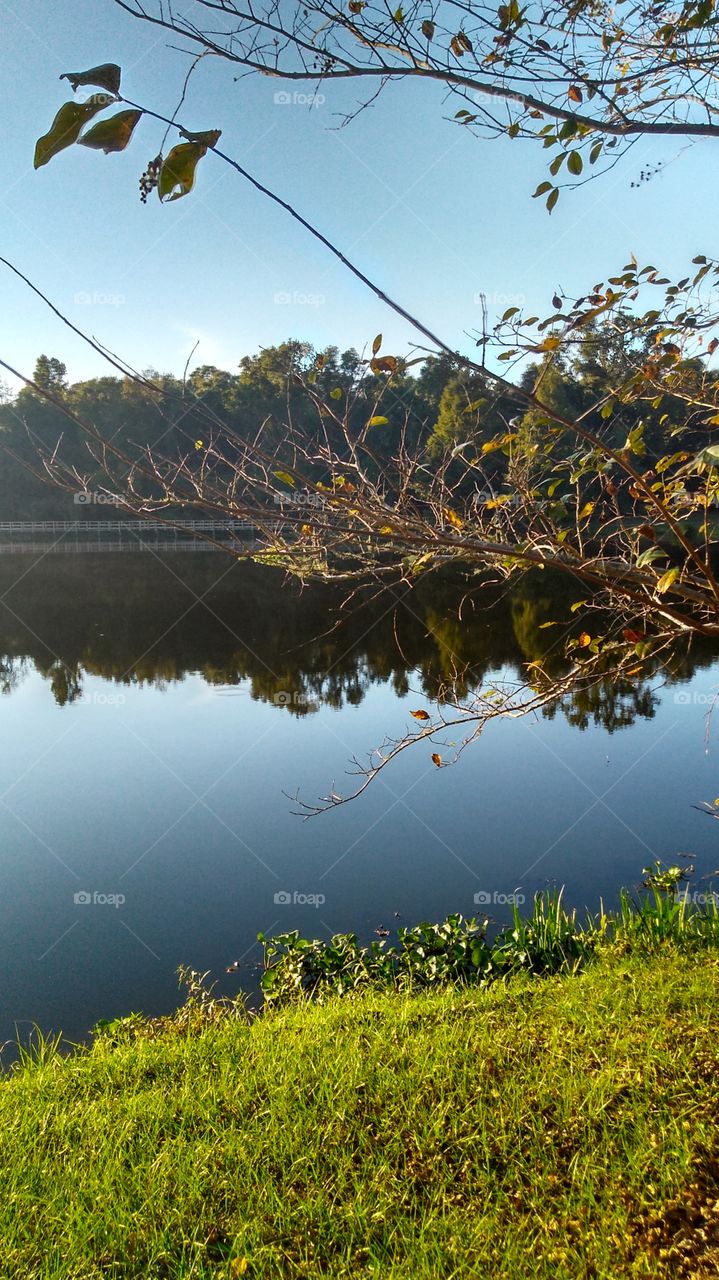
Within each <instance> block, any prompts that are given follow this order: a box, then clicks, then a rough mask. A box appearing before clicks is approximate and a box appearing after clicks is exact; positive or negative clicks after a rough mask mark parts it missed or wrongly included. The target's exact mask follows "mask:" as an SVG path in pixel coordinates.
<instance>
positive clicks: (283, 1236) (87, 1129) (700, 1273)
mask: <svg viewBox="0 0 719 1280" xmlns="http://www.w3.org/2000/svg"><path fill="white" fill-rule="evenodd" d="M718 1008H719V955H718V953H717V951H716V949H714V948H712V947H708V948H704V949H701V950H697V951H696V953H695V954H687V952H686V951H680V950H678V949H677V948H676V947H675V946H674V945H673V944H672V943H670V942H664V943H659V944H658V945H656V946H655V947H653V949H652V951H651V953H650V954H647V953H640V952H639V951H632V952H628V953H623V952H622V950H621V948H620V947H619V946H617V945H614V946H613V947H612V948H611V949H610V952H609V953H607V952H604V953H602V954H598V955H597V956H595V958H594V959H593V961H592V963H591V965H589V966H588V967H587V968H586V969H585V970H584V971H583V972H581V973H579V974H576V975H575V976H566V975H556V976H552V977H547V978H541V979H540V978H538V977H536V976H531V975H529V974H519V976H516V977H514V978H512V980H511V981H508V982H501V981H500V982H496V983H494V984H493V985H491V986H490V987H488V988H487V989H482V988H478V987H464V988H457V987H445V988H443V989H439V990H428V991H424V992H419V993H415V994H411V993H406V994H405V993H397V992H383V991H375V990H370V991H365V992H363V993H361V994H355V995H352V996H349V997H348V998H339V997H336V996H333V997H331V998H329V999H328V1000H327V1002H326V1003H323V1004H314V1003H312V1004H311V1003H308V1002H303V1003H301V1004H299V1005H290V1006H287V1007H279V1008H277V1009H276V1010H270V1011H269V1012H268V1013H267V1014H266V1015H264V1016H262V1017H260V1018H258V1019H256V1020H255V1021H254V1022H253V1023H252V1024H248V1023H247V1022H246V1021H244V1020H243V1019H242V1018H239V1017H237V1016H236V1011H235V1012H234V1013H232V1012H230V1010H229V1008H225V1009H224V1010H222V1009H218V1008H214V1009H213V1008H211V1009H210V1012H209V1013H208V1012H207V1010H206V1013H205V1016H204V1018H203V1019H200V1015H199V1009H198V1008H197V1007H196V1008H195V1012H194V1013H193V1012H192V1008H190V1009H189V1010H188V1009H187V1008H186V1009H185V1012H184V1014H183V1013H181V1014H180V1015H178V1017H177V1019H176V1020H174V1021H169V1022H165V1023H164V1024H161V1025H157V1024H155V1025H147V1024H145V1025H144V1026H143V1025H141V1024H137V1027H136V1031H135V1033H133V1032H132V1031H131V1029H130V1028H131V1027H132V1026H133V1024H132V1023H128V1030H127V1031H126V1032H122V1031H121V1030H120V1031H118V1030H117V1028H115V1029H114V1030H113V1029H112V1028H111V1029H110V1032H109V1033H106V1034H105V1035H103V1036H101V1037H99V1038H98V1039H97V1040H96V1041H95V1043H94V1044H93V1046H92V1047H91V1048H90V1049H88V1050H84V1051H80V1052H78V1053H77V1054H74V1055H73V1056H71V1057H69V1058H65V1059H64V1058H62V1057H61V1056H60V1055H59V1054H57V1053H56V1052H54V1051H53V1049H52V1047H51V1046H50V1047H48V1048H47V1050H46V1051H45V1052H40V1053H38V1054H37V1056H36V1058H35V1059H34V1060H32V1061H26V1062H25V1063H24V1065H23V1066H22V1067H21V1068H20V1069H18V1070H17V1071H16V1072H14V1073H13V1074H12V1075H11V1076H10V1077H8V1078H7V1079H6V1080H5V1081H4V1082H2V1083H1V1084H0V1144H1V1146H2V1157H1V1161H0V1242H1V1244H0V1275H1V1276H3V1277H18V1278H19V1277H22V1278H23V1280H40V1278H41V1277H42V1278H43V1280H44V1278H46V1277H56V1276H57V1277H60V1276H62V1277H67V1278H68V1280H89V1278H90V1277H93V1278H94V1277H118V1278H119V1277H148V1278H154V1277H198V1278H199V1277H202V1278H203V1280H204V1278H206V1277H236V1276H240V1275H247V1276H250V1277H263V1278H265V1277H266V1278H267V1280H272V1277H285V1276H287V1277H321V1276H322V1277H324V1276H332V1277H358V1276H374V1277H382V1280H399V1277H402V1280H405V1278H406V1280H445V1278H446V1280H450V1278H451V1277H460V1276H461V1277H471V1278H472V1280H475V1278H477V1280H484V1278H485V1277H486V1278H487V1280H495V1278H497V1280H500V1278H501V1280H504V1278H508V1280H514V1278H515V1277H516V1280H529V1278H533V1277H542V1278H544V1277H547V1280H549V1278H550V1277H551V1280H565V1278H566V1280H581V1278H583V1277H593V1278H596V1280H618V1277H625V1276H626V1277H638V1278H645V1280H659V1278H662V1277H685V1278H686V1280H688V1278H689V1277H695V1278H696V1280H699V1277H702V1278H704V1277H709V1276H715V1275H717V1274H718V1273H719V1181H718V1179H719V1129H718V1127H717V1120H718V1118H719V1036H717V1009H718ZM213 1013H214V1015H215V1016H214V1017H213V1016H212V1015H213ZM198 1020H199V1021H198Z"/></svg>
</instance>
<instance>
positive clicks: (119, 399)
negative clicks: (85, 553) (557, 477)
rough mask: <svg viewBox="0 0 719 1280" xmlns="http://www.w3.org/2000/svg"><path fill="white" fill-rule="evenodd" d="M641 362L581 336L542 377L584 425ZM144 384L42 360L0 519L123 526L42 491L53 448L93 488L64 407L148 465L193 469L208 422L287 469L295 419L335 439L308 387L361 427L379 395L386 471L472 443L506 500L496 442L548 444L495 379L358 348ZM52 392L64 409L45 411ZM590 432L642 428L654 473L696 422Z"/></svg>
mask: <svg viewBox="0 0 719 1280" xmlns="http://www.w3.org/2000/svg"><path fill="white" fill-rule="evenodd" d="M636 355H637V353H636V351H634V352H632V353H631V357H630V355H629V354H628V353H627V352H626V348H625V346H624V344H623V342H622V341H621V339H618V338H616V337H615V336H614V335H613V334H612V332H611V330H609V329H608V328H606V329H598V330H594V331H591V330H590V331H587V332H584V333H583V334H582V335H581V338H580V339H579V340H578V342H577V344H576V347H575V348H574V350H573V353H572V355H571V357H570V358H567V357H566V356H564V357H562V358H561V359H555V360H554V361H553V362H552V363H551V364H550V365H547V367H546V368H545V370H544V372H543V375H542V383H541V385H542V399H543V401H544V402H545V403H546V404H548V405H550V406H551V407H553V408H554V409H555V410H556V411H557V412H558V413H565V414H571V415H575V416H576V415H578V414H580V413H582V412H583V411H584V410H585V409H587V408H589V406H590V405H592V404H593V403H594V402H595V401H596V400H597V398H598V397H599V396H600V395H601V393H602V390H603V389H605V388H609V387H611V386H612V385H616V382H617V379H618V378H620V377H621V375H622V373H623V372H625V371H626V369H627V368H628V367H629V364H628V362H629V360H630V358H631V359H632V360H634V361H636ZM537 373H538V366H537V365H536V364H532V365H527V366H526V367H525V369H524V372H523V374H522V378H521V383H523V384H525V385H527V386H531V385H533V384H534V382H535V381H536V377H537ZM700 374H705V370H703V369H702V367H701V365H700V363H699V362H697V377H699V376H700ZM143 378H144V379H145V380H146V381H149V382H151V383H152V387H153V388H154V389H155V390H153V389H151V388H150V387H148V386H147V385H144V386H143V385H142V383H140V382H138V381H136V380H134V379H132V378H130V377H125V378H123V377H101V378H91V379H88V380H87V381H83V382H75V383H69V382H68V380H67V370H66V367H65V365H64V364H63V363H62V361H61V360H59V359H57V358H55V357H48V356H46V355H41V356H40V357H39V358H38V360H37V364H36V368H35V373H34V381H35V384H36V386H37V388H38V390H34V389H32V388H30V387H26V388H23V389H22V390H21V391H20V392H19V393H18V394H17V396H15V398H14V399H12V398H11V397H9V396H7V395H6V396H5V397H4V401H3V403H2V404H0V448H2V471H1V476H2V478H1V480H0V519H3V520H45V519H57V520H74V519H93V520H97V519H102V518H103V517H109V516H112V517H113V518H116V517H117V514H118V513H117V511H116V510H115V509H114V508H107V507H103V506H100V505H98V506H88V507H83V506H78V505H77V504H75V503H74V501H73V495H72V493H70V492H65V491H62V490H59V489H57V488H55V487H54V486H53V485H51V484H50V483H45V482H43V481H42V480H41V479H40V478H38V475H36V474H33V470H31V469H28V467H29V468H32V469H34V471H35V472H42V466H41V464H40V462H39V454H38V446H40V448H41V449H45V450H48V449H53V448H54V447H55V446H56V444H57V442H58V441H61V445H60V454H61V456H62V458H63V461H64V462H65V463H66V464H71V465H74V466H75V467H76V468H77V469H78V471H79V472H80V473H82V474H83V475H85V474H86V475H88V477H89V484H90V487H91V484H92V474H93V468H94V466H95V464H94V462H93V459H92V457H91V455H90V453H89V451H88V444H87V439H88V438H87V436H86V434H85V433H84V432H83V430H82V428H81V427H80V426H79V425H78V424H77V423H76V422H73V421H72V420H71V419H70V418H68V417H67V416H66V415H65V414H64V413H63V411H62V409H61V408H60V404H66V405H67V406H68V407H69V408H70V409H71V410H72V411H73V412H74V414H75V415H76V416H77V417H78V418H79V419H81V420H82V421H83V422H86V423H89V424H91V425H92V426H93V427H94V428H95V429H96V430H97V431H98V432H99V434H100V435H101V436H102V438H103V439H106V440H113V441H114V442H115V443H117V444H119V445H120V446H121V448H122V449H123V451H125V452H126V453H127V454H128V455H129V456H138V455H139V454H140V453H141V451H142V450H143V448H145V447H148V446H149V447H150V448H152V449H153V450H155V451H156V452H157V454H158V455H162V456H163V457H164V458H170V459H174V458H180V457H183V458H187V457H190V458H191V457H192V451H193V441H194V439H195V438H196V437H197V438H206V435H207V431H208V420H207V410H209V411H210V413H211V414H212V416H213V418H214V420H215V422H216V423H217V424H218V429H219V424H221V430H222V433H223V436H224V438H225V440H226V441H230V442H232V440H233V439H234V440H236V441H237V442H238V444H239V443H240V442H242V441H250V440H254V439H255V438H256V437H257V435H258V432H262V433H263V434H262V438H263V441H264V442H265V443H266V445H267V446H268V447H270V448H271V449H272V450H273V451H277V456H278V458H280V459H281V457H282V443H283V440H284V439H285V432H286V423H287V422H288V420H291V421H292V423H293V426H294V430H295V432H297V431H298V430H299V431H300V433H301V434H302V435H304V436H306V438H307V440H308V442H311V441H312V440H313V439H314V438H316V436H317V432H318V430H328V429H331V428H328V427H327V426H326V424H324V423H322V422H321V421H320V422H318V414H317V409H316V406H315V405H314V404H313V403H312V400H311V399H310V397H309V396H308V394H307V390H306V383H307V382H311V383H312V388H313V391H314V393H315V395H316V396H318V397H320V398H325V399H328V398H329V397H331V396H332V395H333V393H334V396H335V397H337V396H338V395H339V394H340V391H339V390H338V389H341V393H342V395H344V394H346V393H347V392H348V391H349V390H350V389H351V391H352V413H354V414H356V415H357V423H358V428H359V425H360V423H364V422H365V421H366V414H367V410H368V406H372V405H374V404H375V403H376V400H377V397H378V395H381V397H382V414H383V415H384V417H385V418H386V423H384V424H383V426H382V429H381V430H379V429H378V431H377V435H376V443H375V445H374V449H375V452H376V456H377V462H378V465H379V466H381V465H382V464H383V462H384V461H385V460H388V459H389V458H391V457H393V456H394V453H395V452H396V449H397V447H398V444H399V441H400V437H401V435H402V433H404V434H403V444H404V447H405V448H407V449H409V450H411V451H416V452H421V453H423V454H424V456H425V458H426V462H427V464H428V466H430V467H432V466H440V465H448V461H447V460H448V459H449V458H450V455H451V451H452V449H453V448H454V447H455V446H456V445H458V444H460V443H464V442H470V443H471V445H472V446H473V448H474V451H475V453H476V456H477V457H478V458H479V459H480V460H481V464H482V471H483V474H484V475H485V476H486V478H487V482H488V483H489V484H490V485H491V486H492V488H493V489H496V490H500V491H501V490H502V488H504V489H505V490H506V489H507V487H508V486H509V487H511V482H512V476H511V458H510V457H508V456H507V453H506V451H502V450H498V449H495V448H494V446H493V444H492V441H493V440H495V439H496V437H497V436H498V434H500V435H501V433H502V432H506V431H507V427H508V424H511V426H512V431H513V433H514V435H515V438H516V439H517V441H518V443H520V442H522V441H523V443H524V444H525V445H526V446H529V448H530V451H531V447H532V437H533V433H534V434H535V436H536V440H535V445H534V447H537V446H538V442H539V437H538V434H537V432H536V430H535V428H534V426H533V413H532V411H531V410H530V411H526V410H525V409H524V408H522V406H521V402H520V400H519V398H517V399H516V400H515V399H513V397H512V396H511V395H509V394H507V392H506V390H505V391H498V390H497V385H496V383H494V382H493V379H492V376H491V374H490V373H487V375H486V376H483V375H482V374H468V373H466V372H462V371H458V369H457V366H456V364H455V363H454V362H453V361H452V359H451V358H450V357H440V358H434V357H429V358H428V359H427V360H426V361H424V363H422V364H421V365H418V366H415V367H414V368H413V369H412V370H411V371H410V370H409V369H405V368H403V366H402V364H401V363H400V365H399V368H398V369H396V370H395V371H393V372H392V374H391V377H390V378H388V377H387V375H386V373H384V372H379V373H378V372H374V373H373V372H372V371H371V370H370V368H369V364H368V362H367V361H365V360H363V359H362V358H361V357H360V355H358V353H357V352H356V351H355V350H349V351H344V352H340V351H339V350H338V348H336V347H328V348H327V349H326V350H324V351H322V352H316V351H315V350H313V348H312V347H311V346H309V345H308V344H307V343H304V342H301V341H297V340H291V341H287V342H284V343H282V344H280V345H279V346H275V347H269V348H266V349H264V350H262V351H260V352H259V353H258V354H257V355H252V356H245V357H243V358H242V359H241V360H240V362H239V365H238V371H237V372H235V373H233V372H228V371H226V370H223V369H217V368H215V367H213V366H211V365H203V366H200V367H198V368H196V369H194V370H193V371H192V372H191V373H189V374H188V376H187V378H186V379H185V380H183V379H180V378H176V377H174V376H172V375H169V374H159V373H157V372H156V371H154V370H145V371H144V373H143ZM43 391H47V392H48V393H49V394H50V395H51V396H52V397H53V398H54V399H55V401H57V402H58V403H57V404H53V403H51V402H49V401H48V400H47V399H45V398H44V397H43V395H42V392H43ZM158 393H159V394H158ZM597 416H598V415H597ZM588 422H589V423H590V425H593V426H594V427H595V429H597V430H599V431H601V432H602V433H603V435H604V436H606V433H607V431H608V430H610V431H611V432H612V435H613V436H615V437H616V439H613V440H612V443H614V444H615V446H616V447H617V448H620V449H621V448H622V447H623V442H624V440H625V439H626V438H627V437H628V436H629V435H630V433H631V432H632V431H633V430H635V429H636V428H638V427H639V426H640V425H641V426H642V438H643V447H644V450H645V455H644V457H645V465H646V466H647V467H649V466H651V465H652V464H653V463H654V462H655V461H656V460H657V459H658V458H659V457H660V456H661V455H663V454H667V453H671V451H672V449H673V448H676V445H673V444H672V443H671V438H672V434H673V432H674V431H675V430H676V429H677V427H678V426H679V425H680V424H686V408H685V407H684V406H682V405H681V404H679V403H677V405H676V411H674V408H673V406H672V403H671V399H670V398H668V397H666V396H665V397H664V399H663V402H662V405H661V409H659V408H658V409H657V411H656V413H655V414H654V415H652V410H651V407H649V409H648V408H647V405H646V404H642V405H639V404H637V405H631V404H629V405H627V406H626V407H625V408H624V409H623V410H622V412H621V414H618V415H617V416H616V417H615V418H614V419H613V421H612V423H611V424H606V423H602V422H601V420H598V421H597V422H596V423H593V424H592V423H591V415H590V418H589V419H588ZM694 434H695V435H696V439H694V438H693V436H692V428H691V424H690V425H689V436H692V439H689V438H688V434H687V430H686V426H685V428H684V432H683V436H682V447H683V448H685V449H686V448H690V447H692V446H695V447H696V448H697V449H701V448H703V447H704V446H705V445H706V444H707V442H708V436H707V428H706V427H697V429H696V432H695V433H694ZM550 447H551V446H550ZM543 451H544V452H546V448H543ZM524 453H525V456H526V451H524ZM449 465H451V463H450V464H449Z"/></svg>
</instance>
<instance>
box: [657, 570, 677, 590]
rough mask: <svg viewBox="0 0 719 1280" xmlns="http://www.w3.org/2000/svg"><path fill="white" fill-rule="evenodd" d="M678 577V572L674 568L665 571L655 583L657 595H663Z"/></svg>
mask: <svg viewBox="0 0 719 1280" xmlns="http://www.w3.org/2000/svg"><path fill="white" fill-rule="evenodd" d="M678 577H679V570H678V569H677V568H676V566H675V567H674V568H673V569H667V571H666V573H663V574H662V576H661V578H660V579H659V581H658V583H657V595H660V596H662V595H664V592H665V591H668V590H669V588H670V587H671V586H672V585H673V584H674V583H675V582H676V580H677V578H678Z"/></svg>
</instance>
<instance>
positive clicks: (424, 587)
mask: <svg viewBox="0 0 719 1280" xmlns="http://www.w3.org/2000/svg"><path fill="white" fill-rule="evenodd" d="M27 567H28V568H29V565H28V566H27ZM576 594H577V588H576V586H574V585H573V584H571V583H569V584H568V583H567V582H566V581H565V580H561V581H551V580H549V579H548V578H547V576H546V575H535V576H534V577H533V576H531V575H525V576H524V577H523V578H521V580H520V581H519V582H518V583H517V585H516V586H515V587H514V588H513V590H512V591H511V592H507V591H506V589H502V590H499V589H498V588H496V587H492V586H489V585H486V584H482V583H481V582H480V581H479V580H478V579H477V578H472V579H470V580H469V581H466V580H465V581H458V579H457V578H456V576H455V577H454V578H450V577H449V576H446V577H441V576H432V577H428V578H426V579H425V578H420V579H419V580H418V581H417V583H416V584H415V585H414V586H412V588H408V587H406V586H402V587H397V588H393V589H391V590H384V591H382V592H377V591H367V592H366V593H365V595H359V594H356V595H353V597H352V598H351V600H349V601H348V600H347V598H346V593H344V592H342V591H340V590H339V589H338V588H337V587H332V588H331V587H329V586H324V585H321V586H316V585H313V586H312V587H308V588H304V589H301V588H300V587H299V586H298V585H297V584H293V583H288V582H287V581H286V580H285V578H284V575H283V574H281V573H280V572H279V571H276V570H272V569H268V568H260V567H257V566H253V565H248V564H237V563H233V562H230V563H225V562H222V564H219V565H218V560H217V558H215V557H201V556H198V557H196V558H194V557H183V558H182V561H181V562H179V561H178V559H177V558H175V559H174V560H173V558H172V557H171V556H169V557H167V556H166V557H164V558H163V559H160V558H159V557H153V558H152V559H148V557H147V556H142V557H140V556H133V555H127V556H124V557H122V558H120V557H117V558H116V559H114V560H113V562H112V564H111V565H109V566H108V563H107V560H106V559H104V558H100V557H98V558H97V560H94V559H93V558H91V557H87V558H85V557H83V558H82V562H79V561H78V560H77V559H75V558H70V557H68V558H65V557H51V556H48V557H46V558H45V559H44V560H43V561H41V562H40V563H39V564H33V565H32V571H31V572H26V571H25V570H24V569H23V568H21V567H19V561H18V559H15V560H14V561H13V563H12V564H8V563H7V562H6V563H0V605H1V606H2V607H1V608H0V654H2V655H4V656H3V657H1V658H0V691H2V692H3V693H9V692H12V691H14V690H16V689H17V688H18V687H19V686H20V685H21V684H22V681H23V679H24V678H25V677H26V676H27V675H28V674H29V673H30V672H31V671H33V670H35V671H37V672H39V673H40V674H41V675H42V676H43V678H44V679H45V680H46V681H47V685H48V690H49V692H50V693H51V695H52V697H53V698H54V700H55V702H56V703H57V704H58V705H60V706H64V705H66V704H69V703H72V702H74V701H77V700H78V699H80V698H82V697H83V680H84V677H85V676H99V677H102V678H103V679H105V680H109V681H114V682H116V683H117V685H118V686H123V685H124V686H129V685H136V686H137V685H139V686H141V685H152V686H154V687H156V688H159V689H163V688H167V687H168V686H170V685H172V684H175V683H177V682H180V681H182V680H183V679H184V678H185V676H187V675H188V674H189V673H193V674H199V675H201V676H202V678H203V679H204V680H205V681H206V682H207V683H208V684H209V685H212V686H221V687H223V688H224V689H226V690H227V692H228V694H231V692H232V690H233V688H234V687H236V686H239V685H240V684H243V686H245V687H246V688H247V689H248V691H249V693H250V695H251V697H252V698H253V699H255V700H258V701H264V702H271V703H275V704H276V705H278V706H282V707H284V708H285V709H286V711H287V712H288V714H291V715H293V716H297V717H301V716H307V715H312V714H313V713H314V712H315V711H317V710H318V708H319V707H320V706H323V705H324V706H330V707H334V708H340V707H342V706H344V705H351V706H357V705H359V704H360V703H361V702H362V700H363V698H364V697H365V695H366V693H367V692H368V690H369V689H370V687H371V686H372V685H375V684H383V685H385V686H387V687H388V688H389V689H391V690H393V691H394V692H395V693H396V694H397V695H399V696H403V695H404V694H406V693H407V692H408V689H409V687H410V681H411V683H412V686H413V687H414V688H415V689H417V688H418V687H419V688H421V690H422V692H423V693H424V694H425V695H426V696H427V697H428V698H430V699H434V698H436V697H438V696H440V697H441V695H442V691H443V690H446V689H447V687H448V686H451V687H452V688H453V689H454V691H455V692H456V693H458V694H459V696H460V697H462V696H465V695H466V694H467V693H468V692H470V691H472V690H474V689H478V688H480V687H481V686H482V682H483V681H484V680H485V678H486V676H487V673H488V672H490V671H494V672H496V671H497V670H500V669H501V670H504V671H507V672H509V673H511V674H512V675H514V676H516V677H517V678H522V677H524V676H526V672H527V663H530V662H537V661H539V660H540V659H541V660H542V662H543V665H544V668H545V670H547V671H549V672H551V673H553V674H558V673H559V672H560V670H561V668H562V663H563V657H562V653H563V645H562V637H563V636H564V634H565V633H566V627H565V626H564V625H560V626H557V627H556V628H554V629H552V628H551V627H549V628H548V626H547V624H548V623H551V622H553V621H556V620H558V619H559V620H564V621H566V619H567V618H569V619H572V615H571V604H572V602H573V599H574V597H575V596H576ZM572 624H573V625H575V626H580V625H581V624H580V622H579V620H578V618H576V616H575V618H574V619H573V620H572V622H571V623H570V625H572ZM711 661H712V653H711V652H710V651H709V650H708V649H707V650H706V651H702V650H701V649H700V648H696V647H695V649H694V650H693V652H692V653H691V654H687V653H683V654H675V655H674V656H673V657H672V658H671V661H670V663H669V667H668V676H667V678H668V679H672V680H673V679H688V678H689V676H690V675H691V674H692V673H693V671H694V670H695V669H696V668H697V667H699V666H705V665H707V664H708V663H709V662H711ZM656 705H657V701H656V693H655V692H654V691H653V689H652V688H651V687H650V685H649V684H648V683H647V682H646V681H643V682H636V681H631V680H629V681H619V682H617V681H615V680H611V679H607V680H606V681H604V682H602V683H599V684H595V685H593V686H592V687H591V688H583V689H580V690H576V691H574V692H573V693H572V694H570V695H567V696H565V697H563V698H562V699H560V700H559V702H558V703H556V704H555V705H554V706H553V707H551V708H548V709H547V710H546V711H545V712H544V714H545V715H547V716H550V717H552V716H554V715H557V714H561V715H563V716H565V717H566V719H567V720H568V721H569V723H570V724H572V725H574V726H576V727H577V728H580V729H584V728H587V727H588V726H589V724H591V723H593V724H597V725H601V726H603V727H604V728H605V729H608V730H610V731H612V730H615V729H619V728H623V727H625V726H627V725H630V724H632V723H633V722H634V721H635V719H636V718H637V717H640V718H645V719H648V718H651V717H652V716H653V714H654V712H655V709H656Z"/></svg>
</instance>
